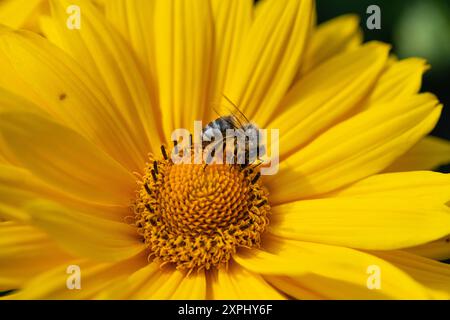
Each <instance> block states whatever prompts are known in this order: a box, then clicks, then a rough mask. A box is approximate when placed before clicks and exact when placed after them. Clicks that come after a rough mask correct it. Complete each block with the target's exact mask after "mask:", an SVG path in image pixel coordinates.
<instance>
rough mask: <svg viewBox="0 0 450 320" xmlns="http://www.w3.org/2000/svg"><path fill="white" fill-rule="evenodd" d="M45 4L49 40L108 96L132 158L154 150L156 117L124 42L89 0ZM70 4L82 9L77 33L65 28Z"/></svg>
mask: <svg viewBox="0 0 450 320" xmlns="http://www.w3.org/2000/svg"><path fill="white" fill-rule="evenodd" d="M51 4H52V19H51V20H47V23H48V25H47V28H45V29H52V28H53V32H50V33H48V34H47V36H48V38H49V39H50V41H52V42H54V43H55V44H56V45H57V46H59V47H60V48H62V49H63V50H65V51H66V52H67V53H68V54H69V55H71V56H72V57H73V58H74V59H76V60H77V61H78V62H79V63H80V65H81V66H82V68H83V69H84V70H87V71H88V72H89V75H90V76H91V77H92V78H93V79H95V80H96V84H97V85H98V86H99V87H100V88H101V90H102V92H104V93H105V94H107V95H108V97H110V98H111V101H113V105H112V106H113V111H114V113H115V114H116V115H117V117H118V118H119V119H120V120H121V121H122V124H123V126H124V127H125V128H126V129H127V131H128V132H130V135H131V139H132V143H133V144H134V145H135V147H136V148H137V152H138V154H139V152H140V153H141V154H142V155H141V156H142V157H145V155H146V154H147V153H148V152H150V151H153V152H155V151H156V150H159V147H160V145H161V140H160V137H159V135H160V131H159V130H158V127H159V121H158V120H159V119H160V114H159V112H157V110H156V108H154V107H153V106H152V103H151V100H150V96H149V94H148V90H147V86H146V85H145V80H144V77H143V76H142V73H141V70H140V66H139V65H138V63H136V61H135V59H134V57H133V53H132V51H131V50H130V48H129V46H128V45H127V43H126V42H125V41H124V40H123V39H122V37H120V35H119V34H118V32H117V31H116V30H115V29H114V27H113V25H111V24H110V23H108V22H107V21H106V20H105V18H104V17H103V15H102V14H101V13H100V11H99V10H97V9H96V8H95V6H94V5H92V4H91V3H90V2H89V1H87V0H76V1H72V0H58V1H51ZM70 5H78V6H80V8H82V27H81V29H80V30H70V29H69V28H67V27H66V21H67V13H66V8H67V7H69V6H70ZM142 10H145V8H142ZM45 29H44V31H45ZM55 32H56V33H57V36H55V37H54V36H53V35H54V33H55ZM144 161H145V159H144ZM144 163H145V162H143V161H142V160H141V167H138V168H136V169H137V170H140V169H142V166H143V165H144Z"/></svg>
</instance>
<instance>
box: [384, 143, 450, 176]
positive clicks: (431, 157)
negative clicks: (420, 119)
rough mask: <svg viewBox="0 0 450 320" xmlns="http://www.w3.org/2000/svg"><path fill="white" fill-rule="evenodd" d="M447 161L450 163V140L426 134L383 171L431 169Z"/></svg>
mask: <svg viewBox="0 0 450 320" xmlns="http://www.w3.org/2000/svg"><path fill="white" fill-rule="evenodd" d="M448 163H450V142H448V141H447V140H443V139H440V138H436V137H433V136H428V137H425V138H423V139H421V140H420V141H419V142H418V143H416V144H415V145H414V146H413V147H412V148H411V149H410V150H408V151H407V152H406V153H405V154H404V155H402V156H401V157H400V158H398V159H397V160H396V161H395V162H394V163H393V164H391V165H390V166H389V167H388V168H386V169H385V171H386V172H397V171H413V170H432V169H436V168H437V167H439V166H441V165H446V164H448Z"/></svg>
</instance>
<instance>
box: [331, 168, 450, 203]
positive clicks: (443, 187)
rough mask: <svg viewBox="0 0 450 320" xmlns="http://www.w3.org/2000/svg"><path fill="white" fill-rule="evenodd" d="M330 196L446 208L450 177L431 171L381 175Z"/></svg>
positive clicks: (449, 197) (448, 197) (448, 198)
mask: <svg viewBox="0 0 450 320" xmlns="http://www.w3.org/2000/svg"><path fill="white" fill-rule="evenodd" d="M327 196H328V197H346V198H349V197H366V198H367V197H370V198H378V199H400V198H403V199H414V200H420V201H423V202H425V203H435V204H445V203H447V202H448V201H450V174H444V173H438V172H430V171H417V172H398V173H384V174H377V175H374V176H371V177H368V178H366V179H364V180H361V181H358V182H356V183H354V184H352V185H351V186H350V187H348V188H344V189H341V190H338V191H336V192H333V193H331V194H329V195H327Z"/></svg>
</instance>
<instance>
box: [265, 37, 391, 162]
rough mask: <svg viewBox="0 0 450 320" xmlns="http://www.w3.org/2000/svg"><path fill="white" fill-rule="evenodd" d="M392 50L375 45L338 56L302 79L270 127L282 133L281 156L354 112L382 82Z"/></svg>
mask: <svg viewBox="0 0 450 320" xmlns="http://www.w3.org/2000/svg"><path fill="white" fill-rule="evenodd" d="M388 51H389V47H388V46H387V45H385V44H382V43H377V42H371V43H368V44H366V45H364V46H362V47H360V48H358V49H356V50H353V51H351V52H349V53H344V54H341V55H338V56H336V57H334V58H332V59H330V60H328V61H326V62H325V63H323V64H322V65H320V66H319V67H318V68H316V69H314V70H313V71H311V72H310V73H309V74H308V75H306V76H304V77H302V79H301V80H300V81H298V82H297V83H296V84H295V85H294V86H293V88H292V89H291V90H290V91H289V93H288V94H287V95H286V97H285V98H284V99H283V101H282V102H281V104H280V107H279V109H280V111H282V113H281V115H278V116H276V117H275V118H274V119H273V121H272V122H271V123H270V125H269V127H270V128H277V129H280V142H279V144H280V156H281V158H284V157H286V156H288V155H290V154H292V153H293V152H295V151H297V150H299V149H300V148H301V147H302V146H304V145H305V144H306V143H307V142H309V141H311V140H312V139H313V138H315V137H316V136H317V135H318V134H319V133H321V132H323V131H324V130H326V129H327V128H329V127H330V126H332V125H334V124H336V122H338V121H340V120H341V119H342V117H343V116H345V115H347V114H348V113H349V112H350V111H351V110H354V109H355V108H356V107H357V106H358V103H360V102H361V100H362V99H363V98H364V97H365V96H366V95H367V94H368V93H369V92H370V90H371V89H372V87H373V84H374V83H375V81H376V80H377V79H378V76H379V74H380V72H381V71H382V69H383V67H384V65H385V63H386V60H387V57H388Z"/></svg>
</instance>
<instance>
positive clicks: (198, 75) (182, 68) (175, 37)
mask: <svg viewBox="0 0 450 320" xmlns="http://www.w3.org/2000/svg"><path fill="white" fill-rule="evenodd" d="M154 17H155V19H154V21H153V23H154V28H155V30H157V31H155V38H154V41H155V49H156V50H155V60H156V73H157V79H158V87H159V102H160V106H161V110H162V122H163V128H164V133H165V137H167V138H169V137H170V135H171V133H172V131H173V130H174V129H176V128H186V129H188V130H192V129H193V122H194V120H202V117H203V115H204V113H205V110H209V109H206V107H207V106H208V108H209V107H210V103H211V101H210V95H209V94H210V78H211V69H212V63H213V62H212V58H213V40H214V39H213V30H214V28H213V20H212V13H211V6H210V3H209V1H207V0H200V1H179V0H157V1H155V13H154Z"/></svg>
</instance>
